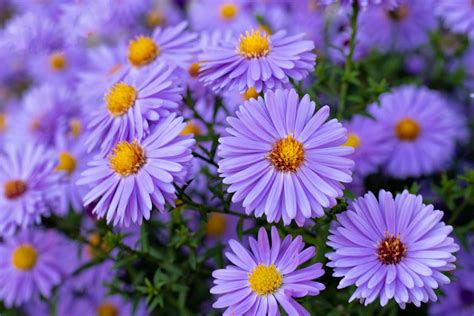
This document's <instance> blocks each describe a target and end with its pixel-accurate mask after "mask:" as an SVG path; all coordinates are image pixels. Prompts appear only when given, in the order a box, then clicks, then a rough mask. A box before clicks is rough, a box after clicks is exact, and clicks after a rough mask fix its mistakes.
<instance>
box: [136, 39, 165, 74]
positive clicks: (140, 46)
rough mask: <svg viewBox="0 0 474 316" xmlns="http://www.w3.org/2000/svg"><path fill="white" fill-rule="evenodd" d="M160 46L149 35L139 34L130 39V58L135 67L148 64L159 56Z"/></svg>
mask: <svg viewBox="0 0 474 316" xmlns="http://www.w3.org/2000/svg"><path fill="white" fill-rule="evenodd" d="M159 54H160V48H159V47H158V46H157V45H156V44H155V42H153V40H152V39H151V38H150V37H148V36H139V37H137V38H136V39H134V40H131V41H130V44H129V46H128V60H129V61H130V63H131V64H132V65H133V66H135V67H141V66H145V65H148V64H149V63H151V62H152V61H154V60H155V59H156V57H158V55H159Z"/></svg>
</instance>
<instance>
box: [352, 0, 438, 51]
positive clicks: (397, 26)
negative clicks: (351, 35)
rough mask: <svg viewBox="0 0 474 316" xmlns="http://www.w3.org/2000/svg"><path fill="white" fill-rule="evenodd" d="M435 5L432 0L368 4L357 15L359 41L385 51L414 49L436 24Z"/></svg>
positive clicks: (403, 0)
mask: <svg viewBox="0 0 474 316" xmlns="http://www.w3.org/2000/svg"><path fill="white" fill-rule="evenodd" d="M433 5H434V3H433V1H432V0H423V1H419V0H399V5H398V6H396V7H395V8H387V7H383V6H371V7H367V9H366V10H364V11H362V12H361V15H360V17H359V19H358V28H359V30H360V32H359V34H360V41H361V42H362V43H363V44H364V45H366V46H368V47H373V48H378V49H380V50H382V51H388V50H390V49H393V50H396V51H401V52H404V51H407V50H411V49H415V48H417V47H418V46H419V45H422V44H424V43H426V42H427V41H428V39H429V36H428V35H429V32H430V31H432V30H434V29H435V28H436V26H437V23H436V17H435V15H434V13H433ZM374 30H377V31H376V32H374Z"/></svg>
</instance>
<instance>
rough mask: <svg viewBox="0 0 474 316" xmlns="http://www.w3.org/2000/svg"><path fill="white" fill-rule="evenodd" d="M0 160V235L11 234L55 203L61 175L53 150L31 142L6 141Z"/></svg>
mask: <svg viewBox="0 0 474 316" xmlns="http://www.w3.org/2000/svg"><path fill="white" fill-rule="evenodd" d="M0 162H1V163H0V186H1V194H0V208H1V209H2V210H3V211H2V212H0V235H11V234H12V233H13V232H14V231H15V230H16V228H18V227H22V228H23V227H26V226H29V225H31V224H32V223H34V222H37V221H39V220H40V216H41V215H47V214H49V212H50V210H51V209H53V208H54V207H56V206H57V203H58V198H59V197H58V194H59V192H58V191H59V186H60V180H61V174H60V173H57V172H55V168H56V166H57V163H58V161H57V158H56V156H55V155H54V153H53V152H52V151H51V150H49V149H46V147H44V146H42V145H38V144H33V143H22V144H12V143H7V144H5V145H4V147H3V148H2V151H1V152H0Z"/></svg>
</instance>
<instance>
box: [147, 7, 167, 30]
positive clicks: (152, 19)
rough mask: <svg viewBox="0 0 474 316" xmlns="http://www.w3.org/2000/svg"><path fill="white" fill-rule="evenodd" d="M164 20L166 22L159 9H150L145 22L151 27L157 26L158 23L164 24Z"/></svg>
mask: <svg viewBox="0 0 474 316" xmlns="http://www.w3.org/2000/svg"><path fill="white" fill-rule="evenodd" d="M163 22H165V17H164V16H163V14H161V13H160V12H159V11H157V10H153V11H150V12H149V13H148V14H147V16H146V20H145V23H146V25H147V26H148V27H149V28H155V27H157V26H158V25H162V24H163Z"/></svg>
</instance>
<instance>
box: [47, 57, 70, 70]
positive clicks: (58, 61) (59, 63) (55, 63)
mask: <svg viewBox="0 0 474 316" xmlns="http://www.w3.org/2000/svg"><path fill="white" fill-rule="evenodd" d="M49 64H50V66H51V68H53V70H56V71H60V70H63V69H64V68H66V64H67V61H66V56H65V55H64V54H63V53H60V52H56V53H52V54H51V55H49Z"/></svg>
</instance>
